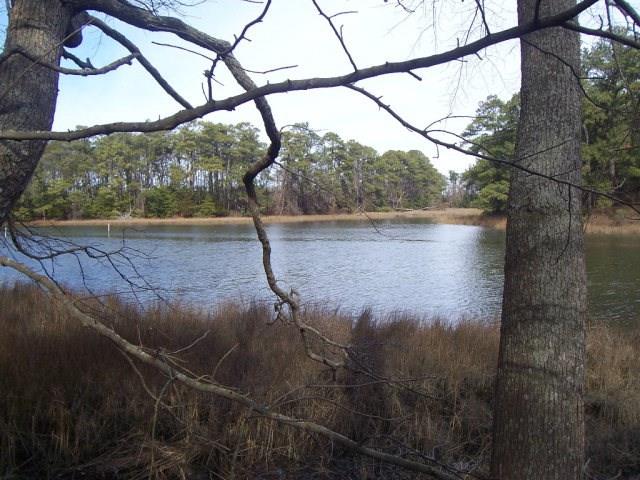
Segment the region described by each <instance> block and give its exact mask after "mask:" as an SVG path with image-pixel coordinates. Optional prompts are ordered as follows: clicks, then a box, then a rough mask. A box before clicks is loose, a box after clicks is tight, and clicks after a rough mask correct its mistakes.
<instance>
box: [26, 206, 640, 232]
mask: <svg viewBox="0 0 640 480" xmlns="http://www.w3.org/2000/svg"><path fill="white" fill-rule="evenodd" d="M636 218H637V215H635V214H633V212H631V211H630V210H624V209H616V210H599V211H594V212H593V213H592V214H591V215H590V216H589V218H588V220H587V226H586V231H587V233H589V234H609V235H640V220H638V219H636ZM394 219H424V220H430V221H432V222H434V223H442V224H451V225H477V226H482V227H488V228H496V229H499V230H504V229H505V228H506V224H507V222H506V218H505V217H504V216H503V215H485V214H483V213H482V210H479V209H476V208H442V209H433V210H410V211H394V212H370V213H367V214H363V213H343V214H327V215H281V216H265V217H263V220H264V221H265V222H266V223H303V222H341V221H362V222H369V221H371V220H394ZM250 223H251V218H249V217H207V218H126V219H114V220H63V221H55V220H54V221H36V222H32V225H34V226H55V227H64V226H80V225H87V226H105V227H106V226H107V224H110V225H111V226H112V227H115V228H118V227H132V226H137V227H144V226H150V225H172V226H175V225H239V224H250Z"/></svg>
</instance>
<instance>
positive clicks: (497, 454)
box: [491, 0, 586, 480]
mask: <svg viewBox="0 0 640 480" xmlns="http://www.w3.org/2000/svg"><path fill="white" fill-rule="evenodd" d="M537 4H539V2H537V1H536V0H519V2H518V16H519V22H520V23H521V24H522V23H524V22H526V21H527V20H531V19H532V18H533V16H534V15H535V11H536V5H537ZM573 4H574V0H553V1H551V0H542V2H541V5H540V16H541V17H544V16H547V15H550V14H552V13H553V12H558V11H561V10H563V9H565V8H570V7H571V6H572V5H573ZM521 54H522V65H521V66H522V89H521V101H522V111H521V114H520V124H519V130H518V137H517V148H516V159H517V160H516V161H519V162H520V163H521V164H522V165H524V166H526V167H527V168H529V169H532V170H537V171H539V172H542V173H544V174H546V175H557V176H558V177H559V178H561V179H563V180H567V181H569V182H572V183H573V184H580V182H581V175H580V167H581V161H580V121H581V109H580V103H581V95H580V91H579V87H578V83H577V79H576V78H575V75H574V72H579V61H580V49H579V37H578V34H576V33H573V32H570V31H568V30H562V29H558V28H554V29H547V30H543V31H540V32H538V33H535V34H531V35H527V36H526V37H524V38H523V39H522V40H521ZM572 70H573V71H572ZM507 215H508V217H507V249H506V258H505V287H504V297H503V310H502V330H501V339H500V356H499V364H498V380H497V387H496V405H495V420H494V446H493V448H494V450H493V457H492V466H491V469H492V477H493V478H496V479H500V480H511V479H518V480H525V479H532V480H533V479H536V480H546V479H557V480H571V479H578V478H581V477H582V469H583V465H584V412H583V393H584V378H583V377H584V361H585V353H584V342H585V340H584V338H585V332H584V330H585V326H584V324H585V316H586V313H585V312H586V275H585V266H584V244H583V231H582V218H581V205H580V194H579V192H578V191H577V190H576V189H570V188H569V187H567V186H564V185H559V184H556V183H554V182H549V181H547V180H544V179H540V178H539V177H536V176H531V175H527V174H526V173H523V172H521V171H518V170H514V171H513V174H512V180H511V189H510V192H509V205H508V213H507Z"/></svg>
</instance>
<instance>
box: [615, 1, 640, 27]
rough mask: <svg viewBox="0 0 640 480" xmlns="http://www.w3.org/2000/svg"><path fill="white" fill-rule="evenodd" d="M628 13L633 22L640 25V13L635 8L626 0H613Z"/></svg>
mask: <svg viewBox="0 0 640 480" xmlns="http://www.w3.org/2000/svg"><path fill="white" fill-rule="evenodd" d="M613 1H614V3H615V4H616V5H618V6H619V7H620V8H621V9H622V10H623V11H624V12H625V13H626V14H627V15H629V16H630V17H631V18H632V19H633V22H634V23H635V24H636V25H638V26H640V14H639V13H638V12H637V11H636V9H634V8H633V7H632V6H631V4H629V2H627V1H626V0H613Z"/></svg>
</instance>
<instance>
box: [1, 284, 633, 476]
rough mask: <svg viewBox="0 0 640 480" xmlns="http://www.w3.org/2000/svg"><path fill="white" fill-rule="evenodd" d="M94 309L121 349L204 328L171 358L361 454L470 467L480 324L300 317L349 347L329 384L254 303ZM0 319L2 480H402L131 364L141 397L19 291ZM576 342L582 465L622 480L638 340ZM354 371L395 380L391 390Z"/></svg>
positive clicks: (486, 392) (127, 375) (486, 351)
mask: <svg viewBox="0 0 640 480" xmlns="http://www.w3.org/2000/svg"><path fill="white" fill-rule="evenodd" d="M100 314H101V315H102V316H103V317H104V319H105V321H107V322H109V323H110V324H112V325H113V326H114V327H115V328H116V329H117V330H118V331H119V332H120V333H122V334H123V335H125V336H126V337H127V338H129V339H130V340H132V341H134V342H136V343H138V342H142V343H143V344H144V345H146V346H148V347H152V348H157V349H160V348H163V349H165V350H166V351H172V350H176V349H179V348H180V347H183V346H185V345H188V344H190V343H191V342H192V341H193V340H194V339H196V338H198V337H200V336H201V335H202V333H203V332H204V331H206V330H209V334H208V335H207V336H206V337H205V338H203V339H202V340H201V341H200V342H199V343H198V344H197V345H196V346H195V347H193V348H192V349H190V350H188V351H187V352H184V353H183V354H181V355H180V358H181V360H183V361H184V362H186V363H185V364H187V363H188V365H189V368H191V369H192V370H193V371H194V372H196V373H197V374H201V375H210V376H212V377H214V378H215V379H216V380H218V381H220V382H222V383H225V384H228V385H232V386H234V387H235V388H237V389H238V390H240V391H243V392H250V394H251V395H252V396H253V397H254V398H257V399H259V400H260V401H262V402H264V403H268V404H270V405H272V407H273V408H277V409H278V410H280V411H282V412H283V413H287V414H289V415H295V416H298V417H301V418H309V419H314V420H316V421H318V422H321V423H323V424H325V425H327V426H329V427H330V428H333V429H335V430H338V431H340V432H343V433H345V434H347V435H350V436H351V437H353V438H355V439H357V440H358V441H360V442H362V443H364V444H366V445H370V446H375V447H377V448H381V449H384V450H386V451H388V452H393V453H396V454H402V455H406V456H408V457H411V458H415V459H419V458H420V452H425V453H427V454H429V455H434V456H436V457H437V458H440V459H441V460H442V461H445V462H450V463H454V464H457V465H458V466H460V467H465V468H467V467H469V466H472V465H477V466H478V468H479V472H482V471H483V470H484V469H485V468H486V463H487V456H488V452H489V450H490V425H491V397H492V392H493V379H494V365H495V361H496V354H497V342H498V331H497V327H496V326H494V325H488V324H487V325H484V324H480V323H461V324H459V325H456V326H450V325H448V324H447V323H446V322H443V321H432V322H429V323H424V322H420V321H418V320H416V319H415V318H409V317H407V316H399V315H398V316H392V317H390V318H386V319H384V321H382V322H380V323H376V322H375V321H374V320H373V319H371V317H370V315H368V314H367V313H366V312H365V313H364V314H363V315H362V316H361V317H360V318H359V319H357V321H352V319H349V318H345V317H337V316H335V315H332V314H329V313H323V312H308V313H307V315H308V318H309V321H310V322H312V323H314V324H315V325H317V326H318V327H319V328H322V329H323V330H324V331H326V332H329V333H330V334H331V335H332V336H333V337H334V338H338V339H341V340H343V341H349V342H351V343H352V344H353V345H354V358H355V366H356V371H354V372H350V373H339V374H338V375H337V376H336V377H334V376H333V375H332V372H330V371H327V370H326V369H324V368H321V367H319V366H318V365H316V364H314V363H312V362H310V361H309V360H307V359H306V357H305V356H304V354H303V352H302V349H301V345H300V342H299V339H298V338H297V334H296V332H295V331H293V330H292V329H290V328H288V327H286V326H284V325H280V324H276V325H271V326H269V325H267V324H266V319H268V318H269V317H270V314H271V313H270V309H269V308H268V307H265V306H257V305H246V306H238V305H227V306H225V307H223V308H220V309H219V310H218V311H216V312H214V313H213V314H210V315H207V314H205V313H201V312H196V311H192V310H190V309H189V308H185V307H180V308H175V309H170V308H166V307H163V308H160V307H158V308H153V309H150V310H149V311H147V312H146V313H144V314H140V312H139V311H137V310H136V309H135V308H132V307H130V306H124V305H121V304H119V303H117V302H116V301H112V302H110V303H109V305H108V308H101V309H100ZM0 324H1V325H2V328H1V329H0V391H2V392H3V395H2V396H0V477H2V478H42V477H54V476H59V477H60V478H79V477H81V476H85V478H96V477H97V478H159V479H164V478H166V479H169V478H192V479H200V478H202V479H204V478H264V479H267V478H354V479H355V478H372V477H384V478H409V477H411V478H415V476H409V475H406V474H405V473H402V472H399V471H397V470H395V469H391V468H389V467H385V466H382V465H377V464H373V463H372V462H371V461H369V460H367V459H363V458H355V457H353V456H352V455H350V454H348V452H344V451H343V450H341V449H340V448H338V447H336V446H333V445H331V444H330V443H329V442H328V441H327V440H325V439H323V438H321V437H316V436H310V435H308V434H306V433H303V432H300V431H298V430H295V429H291V428H287V427H283V426H280V425H277V424H274V423H273V422H271V421H267V420H265V419H263V418H260V417H256V416H254V415H251V414H249V413H248V412H247V411H245V410H243V409H242V408H240V407H238V406H237V405H234V404H232V403H229V402H228V401H225V400H221V399H217V398H212V397H208V396H205V395H203V394H199V393H195V392H193V391H190V390H188V389H186V388H184V387H182V386H180V385H177V384H174V383H172V382H168V381H167V379H166V378H163V377H162V376H161V375H159V374H158V373H156V372H154V371H152V370H150V369H149V368H146V367H144V366H142V365H137V368H138V369H139V371H140V373H141V374H142V375H143V376H144V379H145V383H146V385H147V386H148V389H149V390H150V391H151V393H152V394H153V395H154V396H155V397H156V398H157V399H159V400H156V399H154V398H152V397H151V396H150V394H149V393H148V392H147V391H145V389H144V388H143V385H142V382H141V380H140V378H139V377H138V375H137V374H136V372H135V371H134V370H133V369H132V367H131V365H129V363H128V362H127V360H126V359H125V358H124V357H123V356H122V355H121V354H120V353H119V352H118V350H117V349H116V348H115V347H114V346H113V345H112V344H110V343H109V342H108V341H106V340H104V339H101V338H98V337H97V336H96V335H95V334H94V333H93V332H91V331H88V330H86V329H83V328H82V327H80V326H78V325H77V324H76V323H75V322H74V321H73V320H71V319H69V318H68V317H67V316H66V315H65V313H64V312H62V311H60V310H59V309H57V308H56V307H55V306H50V305H49V304H48V303H47V300H46V299H45V298H44V297H43V295H42V294H41V293H40V292H39V291H38V290H36V289H35V288H33V287H27V286H23V285H18V286H15V287H13V288H5V289H4V290H1V291H0ZM589 338H590V340H589V359H590V367H589V372H588V386H589V393H588V428H589V452H590V457H591V463H590V467H591V469H592V471H594V472H598V474H602V475H615V474H617V473H618V471H621V472H622V474H623V476H627V477H629V476H630V475H631V473H632V472H638V471H640V460H639V459H640V413H639V412H640V384H639V380H638V375H637V372H638V371H640V354H639V352H640V346H639V345H640V331H638V330H636V331H633V332H626V333H625V334H621V333H618V332H614V331H612V330H609V329H606V328H602V327H600V328H597V329H593V330H592V331H591V332H590V337H589ZM358 369H360V370H363V369H371V370H372V371H373V372H375V374H376V375H382V376H385V377H387V376H388V377H394V378H397V379H404V380H405V381H404V382H402V384H401V386H400V387H396V388H394V387H391V386H389V385H387V384H385V383H381V382H376V381H372V379H371V377H370V376H368V375H366V374H365V373H363V372H362V371H360V372H357V370H358Z"/></svg>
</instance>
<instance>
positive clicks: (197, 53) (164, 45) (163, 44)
mask: <svg viewBox="0 0 640 480" xmlns="http://www.w3.org/2000/svg"><path fill="white" fill-rule="evenodd" d="M151 43H153V44H154V45H160V46H161V47H170V48H176V49H178V50H182V51H183V52H189V53H193V54H194V55H198V56H199V57H202V58H206V59H207V60H209V61H210V62H213V60H214V59H213V58H211V57H208V56H207V55H205V54H203V53H200V52H196V51H195V50H192V49H190V48H186V47H181V46H180V45H172V44H170V43H163V42H151Z"/></svg>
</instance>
